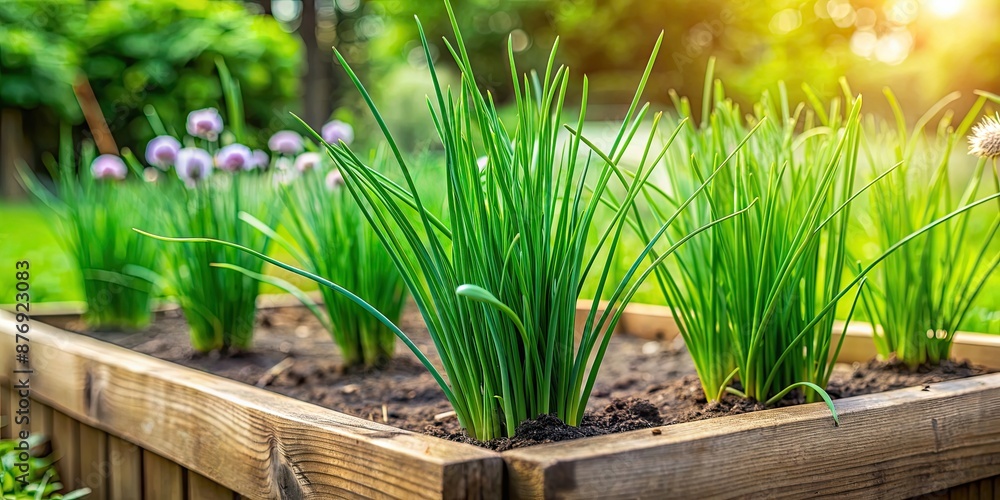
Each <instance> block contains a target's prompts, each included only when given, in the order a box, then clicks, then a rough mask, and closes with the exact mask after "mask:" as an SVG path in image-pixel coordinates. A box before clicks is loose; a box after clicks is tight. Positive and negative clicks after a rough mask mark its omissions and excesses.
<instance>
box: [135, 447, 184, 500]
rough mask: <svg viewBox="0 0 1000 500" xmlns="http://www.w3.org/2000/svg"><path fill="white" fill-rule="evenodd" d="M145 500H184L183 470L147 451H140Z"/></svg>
mask: <svg viewBox="0 0 1000 500" xmlns="http://www.w3.org/2000/svg"><path fill="white" fill-rule="evenodd" d="M142 491H143V498H144V499H145V500H184V469H183V468H182V467H181V466H180V465H177V464H175V463H174V462H171V461H170V460H167V459H166V458H163V457H161V456H159V455H157V454H156V453H153V452H151V451H149V450H143V451H142Z"/></svg>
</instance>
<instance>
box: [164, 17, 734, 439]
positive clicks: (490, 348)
mask: <svg viewBox="0 0 1000 500" xmlns="http://www.w3.org/2000/svg"><path fill="white" fill-rule="evenodd" d="M446 6H447V9H448V13H449V16H450V17H451V20H452V25H453V29H454V32H455V37H456V43H455V44H452V43H450V42H446V44H447V45H448V47H449V50H450V52H451V54H452V56H453V57H454V59H455V61H456V63H457V64H458V65H459V67H460V68H461V71H462V75H463V77H462V85H461V88H460V89H458V90H457V91H453V90H445V89H442V88H441V87H440V85H439V83H438V82H439V81H438V79H437V75H436V71H435V69H434V65H433V64H430V65H429V69H430V74H431V77H432V79H433V81H434V83H435V90H436V92H435V95H434V98H433V99H432V100H431V102H430V103H429V107H430V109H431V115H432V118H433V122H434V126H435V128H436V130H437V132H438V135H439V136H440V138H441V142H442V143H443V146H444V150H445V162H446V165H447V168H446V178H445V179H442V180H441V181H442V183H444V184H445V185H446V186H447V211H448V220H449V221H450V222H449V224H445V223H443V222H441V220H440V219H438V218H437V217H435V216H434V214H433V213H432V212H431V211H429V210H428V209H427V208H426V207H425V205H424V203H423V195H424V194H425V193H421V192H418V190H417V189H416V185H415V183H414V182H413V178H412V175H411V172H410V167H409V166H408V162H407V160H406V159H405V157H404V156H403V154H402V152H401V151H400V150H399V148H398V147H397V146H396V143H395V141H394V140H393V137H392V134H391V133H389V131H388V126H387V125H386V123H385V121H384V120H383V119H382V116H381V114H380V113H379V111H378V108H377V106H376V105H375V104H374V102H373V101H372V100H371V97H370V95H369V94H368V92H367V91H366V89H365V87H364V85H363V84H362V83H361V82H360V80H359V79H358V77H357V75H356V74H355V73H354V72H353V70H351V68H350V66H349V65H348V64H347V63H346V61H344V59H343V58H342V57H339V55H338V59H339V60H340V62H341V63H342V64H343V65H344V68H345V70H346V71H347V73H348V76H349V77H350V78H351V80H352V81H353V82H354V83H355V85H356V86H357V88H358V90H359V91H360V92H361V94H362V97H363V98H364V99H365V102H366V103H367V104H368V105H369V107H370V109H371V111H372V113H373V115H374V116H375V119H376V121H377V122H378V124H379V127H380V128H381V130H382V132H383V134H384V135H385V138H386V140H387V142H388V145H389V148H390V150H391V152H392V156H393V159H394V160H395V161H396V163H397V164H398V165H399V167H400V170H401V172H402V175H403V178H404V180H405V182H403V183H402V184H397V183H395V182H393V181H391V180H390V179H389V178H387V177H386V176H385V175H383V174H382V173H380V172H379V171H378V170H377V169H375V168H372V167H370V166H368V165H366V164H365V163H364V162H363V161H362V160H361V159H360V158H359V157H358V156H357V155H355V154H354V153H353V152H352V151H351V150H350V149H348V148H347V147H344V146H343V145H332V144H331V145H328V146H327V150H328V152H329V153H330V155H332V157H333V158H334V160H335V161H336V163H337V165H338V167H339V169H340V171H341V172H342V173H343V175H344V177H345V180H346V186H347V189H348V190H349V191H350V192H351V194H352V195H353V196H354V198H355V199H356V200H357V202H358V204H359V206H361V207H362V208H363V213H364V215H365V217H366V219H367V220H368V222H369V223H370V224H371V225H372V226H373V228H374V230H375V233H376V234H377V235H378V237H379V239H380V240H381V242H382V244H383V245H384V246H385V247H386V250H387V251H388V252H389V255H390V256H391V257H392V259H393V261H394V262H395V263H396V266H397V267H398V268H399V270H400V272H401V274H402V276H403V280H404V282H405V283H406V285H407V287H408V288H409V290H410V292H411V293H412V295H413V298H414V300H415V302H416V304H417V307H418V308H419V309H420V312H421V314H422V315H423V317H424V321H425V323H426V325H427V328H428V331H429V333H430V336H431V338H432V340H433V342H434V344H435V347H436V348H437V350H438V352H439V353H440V355H441V362H442V365H443V367H444V371H445V373H446V374H447V381H446V380H445V377H444V376H443V375H442V374H441V373H440V372H439V370H438V369H437V368H436V367H435V366H434V365H432V364H431V363H430V362H429V361H428V360H427V358H426V356H424V355H423V353H421V352H420V351H419V349H417V348H416V346H415V345H414V344H413V343H412V342H411V341H410V340H409V338H407V336H406V335H405V334H404V333H403V332H402V331H401V330H399V328H398V327H396V326H395V325H393V324H392V322H391V321H389V320H388V319H387V318H386V317H385V315H383V314H382V313H380V312H379V311H377V310H376V309H375V308H373V307H372V306H371V305H369V304H368V303H366V302H365V301H364V300H362V298H361V297H358V296H357V295H356V294H354V293H352V292H351V291H349V290H347V289H345V288H344V287H342V286H340V285H339V284H337V283H334V282H332V281H330V280H328V279H325V278H323V277H320V276H317V275H315V274H314V273H310V272H307V271H304V270H301V269H296V268H294V267H292V266H290V265H288V264H284V263H281V262H279V261H277V260H275V259H272V258H269V257H267V256H265V255H263V254H261V253H259V252H254V254H255V255H257V256H259V257H261V258H262V259H265V260H267V261H269V262H272V263H274V264H276V265H278V266H280V267H283V268H285V269H288V270H290V271H293V272H296V273H298V274H300V275H303V276H306V277H309V278H312V279H314V280H316V281H317V282H319V283H320V284H322V285H324V286H327V287H330V288H332V289H334V290H335V291H337V292H338V293H341V294H344V295H345V296H347V297H348V298H350V299H351V300H352V301H354V302H355V303H357V304H359V305H361V306H362V307H364V308H365V309H366V310H368V311H369V312H371V313H372V314H374V315H376V316H377V317H378V318H379V320H380V321H382V322H383V323H384V324H386V326H388V327H389V328H391V329H392V330H393V331H394V332H395V333H396V335H397V336H399V338H400V339H401V340H402V341H403V342H404V343H405V344H406V345H407V346H408V347H409V348H410V349H411V350H413V352H414V353H415V354H416V356H417V357H418V358H419V359H420V360H421V361H422V362H423V363H424V365H425V366H426V368H427V369H428V370H429V371H430V372H431V374H432V375H433V376H434V378H435V379H436V380H437V381H438V383H439V384H440V386H441V388H442V390H443V391H444V393H445V395H446V396H447V398H448V400H449V401H450V402H451V404H452V406H453V408H454V409H455V412H456V415H457V417H458V419H459V422H460V423H461V425H462V426H463V427H464V428H465V429H466V430H467V432H468V433H469V434H470V435H472V436H474V437H476V438H478V439H490V438H495V437H499V436H507V435H511V434H513V432H514V429H515V427H516V426H517V424H518V423H520V422H521V421H522V420H525V419H528V418H534V417H536V416H538V415H540V414H545V413H554V414H555V415H556V416H558V417H559V418H561V419H563V420H564V421H565V422H567V423H569V424H571V425H578V424H579V423H580V421H581V419H582V417H583V414H584V410H585V409H586V405H587V400H588V399H589V397H590V393H591V390H592V389H593V386H594V382H595V380H596V377H597V373H598V371H599V368H600V364H601V362H602V360H603V358H604V355H605V353H606V350H607V347H608V341H609V340H610V334H609V332H611V331H613V330H614V326H615V325H616V323H617V322H618V319H619V317H620V315H621V313H622V310H623V309H622V307H621V306H623V305H624V304H626V303H628V301H629V299H630V298H631V296H632V295H633V294H634V293H635V290H636V288H637V285H638V283H640V282H641V281H642V280H643V279H644V278H645V277H647V276H648V275H649V274H650V273H651V272H652V268H654V267H655V266H656V265H657V264H656V263H654V264H653V265H652V266H651V267H650V268H648V269H646V270H644V271H642V272H641V273H640V272H639V267H640V266H641V265H642V263H643V262H644V261H645V259H646V256H647V254H648V253H649V251H650V248H651V247H652V246H653V245H654V244H655V243H656V240H657V238H658V237H659V236H661V235H662V234H663V233H664V232H665V231H666V230H667V228H668V227H669V226H670V224H671V222H672V220H673V219H671V220H668V221H667V222H665V223H664V224H663V225H662V226H661V227H660V228H659V230H658V231H656V233H655V234H654V235H653V236H652V237H650V238H649V241H648V245H647V246H646V248H645V249H644V250H643V251H642V252H641V253H640V254H639V255H637V256H636V259H635V261H634V263H633V264H632V266H631V267H630V268H629V270H628V272H627V273H626V274H625V276H623V277H622V278H621V279H620V280H619V281H609V280H608V275H609V269H610V267H611V266H612V265H613V263H614V258H615V256H616V251H617V250H618V245H617V243H618V241H619V240H620V237H621V235H622V233H623V231H624V228H625V226H626V224H627V220H628V212H629V210H630V209H631V207H632V205H633V203H634V201H635V198H636V197H637V196H638V195H639V193H640V192H641V186H642V185H643V184H644V182H645V181H646V179H647V178H648V177H649V175H650V174H651V173H652V171H653V170H652V168H651V167H652V165H655V164H657V163H658V162H659V160H660V159H661V158H662V156H663V155H664V154H665V152H666V149H667V148H668V147H669V145H670V143H669V141H668V143H667V144H666V145H664V146H663V148H662V149H660V150H659V151H657V150H656V149H654V148H653V142H654V139H655V138H656V136H657V134H656V130H657V129H658V125H659V121H660V120H659V116H657V117H656V119H654V120H653V127H652V132H650V135H649V137H648V139H647V140H646V141H645V143H644V144H642V145H641V147H642V150H643V152H644V154H643V160H642V161H641V162H640V164H639V165H638V167H637V168H636V170H635V172H633V174H634V178H633V180H631V181H627V182H625V194H624V196H622V197H621V200H611V199H610V194H609V193H610V189H609V186H610V185H611V184H612V182H617V179H624V178H625V177H624V174H623V173H622V170H621V169H620V167H619V163H620V162H621V158H622V156H623V155H624V151H625V150H626V149H627V148H628V146H629V145H630V144H631V141H632V139H633V138H634V136H635V134H636V133H637V132H638V130H639V128H640V126H641V125H642V122H643V120H644V118H645V117H646V114H647V111H648V106H642V107H641V108H640V107H639V105H638V104H639V100H640V97H641V94H642V91H643V88H644V86H645V82H646V80H647V77H648V75H649V72H650V71H651V69H652V64H653V60H654V59H655V56H656V53H657V51H658V50H659V46H660V41H658V42H657V44H656V48H655V49H654V51H653V57H652V58H651V59H650V61H649V65H648V66H647V67H646V71H645V72H644V74H643V78H642V80H641V81H640V83H639V86H638V90H637V92H636V95H635V98H634V99H633V101H632V105H631V106H630V108H629V110H628V112H627V113H626V115H625V119H624V120H623V121H622V125H621V127H620V129H619V131H618V134H617V136H616V139H615V141H614V144H613V146H612V147H611V148H610V152H609V153H604V152H601V151H600V150H599V149H598V148H597V146H596V145H594V143H593V142H592V141H590V140H588V139H586V138H585V137H584V136H583V135H582V133H581V131H582V128H583V124H584V120H585V118H586V110H587V98H586V95H587V86H588V84H587V82H586V79H585V80H584V84H583V96H584V97H583V99H582V102H581V105H580V114H579V116H578V117H577V119H576V125H575V126H573V127H566V128H565V129H564V128H563V127H562V125H561V120H562V112H563V109H564V100H565V93H566V89H567V87H568V83H569V81H568V77H567V75H568V72H567V69H566V68H565V67H559V68H556V67H555V63H554V60H555V52H556V49H557V47H558V42H556V44H555V46H554V47H553V51H552V55H551V56H550V58H549V63H548V65H547V67H546V68H545V71H544V73H541V74H532V75H531V76H525V77H524V80H523V82H524V83H523V85H516V87H517V90H516V92H515V97H516V103H517V118H516V124H515V125H514V126H513V127H509V126H507V125H505V124H504V123H503V122H502V121H501V120H500V118H499V117H498V114H497V110H496V107H495V106H494V104H493V102H492V101H491V99H490V98H489V96H488V95H487V94H484V93H482V92H481V91H480V90H479V89H478V88H477V87H476V84H475V82H476V79H475V74H474V73H473V69H472V67H471V64H470V62H469V59H468V57H467V54H466V50H465V46H464V42H463V39H462V35H461V32H460V30H459V28H458V25H457V21H455V18H454V14H453V12H452V10H451V6H450V5H448V4H447V3H446ZM421 32H422V30H421ZM421 39H422V42H423V46H424V51H425V55H426V56H427V60H428V61H432V58H431V57H430V55H429V52H430V49H429V47H428V44H427V41H426V38H424V37H421ZM661 40H662V37H661ZM508 49H509V53H510V62H511V66H512V68H511V74H512V77H513V78H514V81H515V82H517V81H519V80H520V76H519V75H518V73H517V70H516V66H515V65H514V60H513V50H511V49H510V47H508ZM675 133H676V132H675ZM316 137H317V138H318V135H317V136H316ZM588 149H589V152H588ZM479 152H482V153H484V154H485V157H486V158H485V160H484V161H482V162H480V161H479V157H480V154H478V153H479ZM481 164H482V168H480V165H481ZM721 168H722V167H721V166H720V168H719V169H717V170H716V172H718V171H719V170H721ZM713 175H714V174H713ZM711 178H712V176H711V175H710V176H708V177H707V178H706V179H705V184H707V183H708V182H710V181H711ZM432 189H441V188H440V187H438V186H433V187H432ZM698 192H699V190H696V192H695V193H693V194H692V195H691V196H690V197H689V198H688V203H689V202H690V199H691V198H693V197H694V196H697V194H698ZM606 195H607V196H608V198H606V197H605V196H606ZM605 204H609V205H613V206H615V208H614V209H613V211H614V213H613V214H612V216H611V218H610V220H609V222H608V223H607V225H606V226H605V227H603V228H601V231H602V234H603V237H602V238H601V239H600V244H599V245H597V247H596V248H588V246H587V245H586V242H587V238H588V234H589V232H590V230H591V229H592V228H594V227H595V221H596V220H597V219H596V218H595V214H596V213H597V212H598V211H599V210H600V209H601V208H602V207H604V206H605ZM684 206H686V203H683V204H681V207H679V209H683V208H684ZM413 212H415V217H413V218H411V214H413ZM730 216H731V214H730V215H727V216H723V217H720V218H719V219H717V220H713V221H710V222H708V223H706V224H705V225H704V226H702V227H700V228H697V229H695V230H694V231H693V232H692V233H691V234H695V233H696V232H698V231H703V230H705V229H707V228H708V227H711V226H712V225H714V224H717V223H718V222H719V221H720V220H722V219H725V218H727V217H730ZM414 219H415V220H414ZM161 238H162V239H167V240H173V241H186V242H192V241H202V242H206V241H212V242H215V243H219V244H222V245H225V246H229V247H236V248H240V246H239V245H236V244H233V243H230V242H223V241H217V240H208V239H204V238H201V239H185V238H163V237H161ZM685 240H686V238H681V239H680V240H678V241H677V242H676V243H674V245H672V246H671V248H669V249H667V250H665V251H664V252H663V253H662V257H661V259H662V258H665V257H666V256H667V255H669V254H670V253H671V252H672V251H673V250H674V249H675V248H677V247H678V246H680V245H681V244H683V243H684V241H685ZM604 246H607V248H608V249H609V250H608V251H607V252H606V254H604V255H605V257H604V258H603V259H600V260H598V259H597V256H598V255H601V253H600V252H601V249H602V247H604ZM591 275H596V276H600V279H599V285H598V289H599V290H598V291H599V292H600V291H601V290H602V289H603V288H604V287H610V288H612V289H614V293H613V294H612V296H611V299H610V307H608V308H606V309H602V308H600V307H599V305H598V304H596V303H595V304H594V306H593V307H592V309H591V310H590V311H589V313H588V314H587V318H586V321H585V327H584V330H583V333H582V338H581V339H580V340H579V341H577V340H576V339H575V335H574V332H575V326H574V324H575V319H576V308H577V298H578V296H579V293H580V288H581V286H582V284H583V282H584V280H585V279H586V278H587V277H588V276H591Z"/></svg>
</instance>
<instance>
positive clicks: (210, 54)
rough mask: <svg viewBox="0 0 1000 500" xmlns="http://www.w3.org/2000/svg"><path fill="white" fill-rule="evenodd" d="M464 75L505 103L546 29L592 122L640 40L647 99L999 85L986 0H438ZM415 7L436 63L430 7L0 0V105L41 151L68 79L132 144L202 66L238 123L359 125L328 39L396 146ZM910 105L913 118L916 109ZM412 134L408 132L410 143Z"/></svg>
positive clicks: (189, 89) (65, 112)
mask: <svg viewBox="0 0 1000 500" xmlns="http://www.w3.org/2000/svg"><path fill="white" fill-rule="evenodd" d="M453 3H454V4H455V10H456V13H457V14H458V18H459V22H460V24H461V26H462V29H463V32H464V35H465V39H466V40H465V41H466V44H467V46H468V47H469V50H470V53H471V56H472V58H473V63H474V66H475V67H476V68H477V71H478V74H477V76H478V78H479V80H480V81H479V83H480V85H482V86H484V87H486V88H488V89H490V90H491V91H492V92H493V93H494V95H495V97H496V98H497V99H498V101H500V102H505V101H506V100H508V99H509V97H510V68H509V66H508V63H507V58H506V56H505V50H506V46H507V43H508V39H509V40H510V42H511V45H512V46H513V48H514V50H515V52H516V53H517V54H516V56H517V60H518V64H519V65H520V66H521V67H522V68H529V67H538V66H539V65H541V64H542V63H544V60H545V58H546V57H547V55H548V51H549V48H550V47H551V44H552V43H553V41H554V40H555V37H556V34H557V33H558V34H559V36H560V37H561V50H560V53H559V61H560V62H561V63H564V64H567V65H568V66H569V67H570V68H571V70H572V73H573V74H574V75H575V76H576V77H577V78H578V79H579V78H580V77H581V75H583V74H587V75H589V76H590V79H591V89H592V95H591V102H592V103H593V104H594V105H595V106H594V111H593V118H597V119H600V118H607V117H612V116H613V115H615V114H617V113H620V112H621V108H622V106H621V105H622V104H623V103H626V102H627V101H628V99H629V98H630V97H631V91H632V86H633V85H634V82H635V81H636V76H637V75H638V74H639V73H640V72H641V70H642V68H643V66H644V63H645V61H646V58H647V57H648V54H649V51H650V49H651V47H652V44H653V42H654V41H655V39H656V37H657V35H658V34H659V33H660V32H661V31H663V32H664V34H665V36H664V50H663V51H661V57H660V60H659V61H658V64H657V67H656V70H655V72H654V74H653V82H652V85H651V86H650V88H651V91H650V92H649V94H648V95H647V97H648V98H649V99H651V100H653V101H654V102H655V103H658V104H663V105H666V104H667V103H669V99H668V94H667V92H668V90H669V89H676V90H677V91H678V92H679V93H680V94H681V95H686V96H688V97H690V98H691V99H692V100H695V101H697V100H698V99H700V94H701V88H702V75H703V74H704V70H705V66H706V64H707V61H708V58H709V57H712V56H714V57H716V58H717V59H718V69H717V73H716V74H717V75H718V76H719V77H720V78H721V79H722V80H723V81H724V82H726V86H727V90H728V92H729V93H730V95H731V96H732V97H734V98H735V99H736V100H737V101H738V102H744V103H749V102H753V101H754V100H756V98H757V96H758V95H759V93H760V92H761V90H763V89H765V88H773V86H774V84H775V82H776V81H778V80H784V81H785V82H786V83H787V84H788V87H789V89H790V91H791V92H792V94H793V95H792V97H793V99H794V98H796V97H801V84H802V83H809V84H810V85H812V86H813V87H815V88H816V89H817V90H819V91H820V93H822V94H825V95H828V96H829V95H836V94H839V87H838V79H839V78H840V77H841V76H845V77H846V78H847V79H848V81H849V82H850V83H851V85H852V87H853V88H854V90H855V91H856V92H861V93H864V94H865V95H868V96H870V98H869V99H868V101H867V102H866V109H867V110H868V111H869V112H872V111H875V112H880V113H884V112H885V111H887V106H886V105H885V103H884V99H881V90H882V87H884V86H891V87H893V88H894V89H895V90H896V91H897V94H898V95H899V96H900V100H901V101H902V104H903V107H904V109H926V108H927V107H928V106H930V104H932V103H933V102H934V101H936V100H937V99H938V98H939V97H941V96H943V95H945V94H946V93H948V92H951V91H954V90H960V91H963V93H964V94H965V96H966V99H967V101H966V102H971V99H972V97H971V91H972V90H973V89H976V88H980V89H986V90H998V89H997V86H998V83H1000V65H997V64H994V63H993V56H994V54H996V53H998V51H1000V30H998V29H996V26H997V21H998V20H1000V2H997V1H996V0H702V1H698V2H686V1H680V0H656V1H650V0H463V1H454V2H453ZM414 16H418V17H419V18H420V20H421V22H422V23H423V25H424V27H425V30H426V32H427V34H428V37H429V39H430V40H431V41H432V43H433V45H434V47H433V53H432V56H433V57H434V58H435V59H436V63H437V64H438V65H439V66H445V67H447V66H449V65H450V64H451V61H450V56H449V55H448V53H447V48H446V47H445V45H444V44H443V43H442V42H441V37H442V36H447V37H449V38H450V37H451V27H450V25H449V23H448V21H447V16H446V15H445V10H444V7H443V2H441V1H438V0H243V1H238V0H4V1H2V2H0V105H2V106H3V107H7V108H10V107H14V108H18V109H23V110H30V111H31V113H30V114H26V115H25V121H26V123H25V130H26V132H27V135H28V136H29V137H30V138H31V139H32V140H33V141H36V142H37V143H38V144H39V145H40V146H41V147H42V149H48V148H47V146H48V145H49V144H50V143H51V141H49V140H48V139H49V136H51V135H53V134H52V133H51V132H47V131H50V130H55V128H52V127H51V124H52V123H53V122H54V121H55V120H59V119H62V120H69V121H71V122H73V123H75V124H80V123H82V116H81V113H80V109H79V106H78V105H77V104H76V100H75V97H74V95H73V92H72V84H73V82H74V80H75V78H76V76H77V75H78V74H81V73H82V74H85V75H86V76H87V77H88V78H89V80H90V82H91V85H92V86H93V88H94V90H95V93H96V95H97V98H98V101H99V102H100V103H101V106H102V109H103V111H104V114H105V116H106V117H107V119H108V122H109V125H110V127H111V131H112V133H113V134H115V136H116V138H118V140H119V142H121V143H124V144H126V145H131V146H136V145H139V144H143V143H144V141H145V140H148V136H149V133H150V131H149V129H148V126H147V125H146V123H145V120H144V118H143V117H142V113H141V107H142V104H145V103H148V104H152V105H154V106H155V107H156V108H157V109H158V110H159V111H160V113H162V114H163V115H164V118H165V119H166V120H167V121H168V122H169V123H172V124H174V125H175V126H178V125H179V124H180V123H181V119H182V118H183V115H184V114H185V113H186V112H187V110H190V109H195V108H198V107H203V106H207V105H211V104H214V103H216V102H218V100H219V97H220V92H221V91H220V89H219V85H218V81H217V79H216V77H215V74H214V72H215V66H214V61H215V59H216V58H217V57H222V58H224V59H225V60H226V62H227V64H228V65H229V67H230V68H232V69H233V71H234V73H235V75H236V76H237V78H238V79H239V80H240V81H241V82H242V84H243V91H244V93H245V95H246V103H247V106H248V116H249V119H250V123H251V125H252V126H255V127H258V128H268V127H272V128H273V127H275V126H278V125H279V124H282V123H284V124H287V123H290V120H288V114H287V111H289V110H298V111H302V112H303V113H304V114H303V117H304V118H305V119H306V121H307V122H308V123H310V124H312V125H320V124H321V123H322V122H323V121H324V120H326V119H327V118H329V117H330V116H331V115H336V116H339V117H341V118H346V119H348V120H363V119H364V116H365V114H364V113H359V111H360V110H361V107H360V105H359V102H358V98H357V95H356V93H355V92H353V90H352V89H351V88H350V87H349V82H346V79H345V78H344V75H343V72H342V71H341V70H340V69H339V68H336V66H335V64H334V62H333V53H332V47H333V46H337V48H338V49H339V50H341V51H342V52H343V53H344V54H345V56H346V57H347V59H348V60H349V61H351V63H352V64H354V65H357V69H359V70H360V71H359V73H360V74H362V75H364V77H365V80H366V83H367V84H369V85H370V87H371V88H372V90H373V91H374V92H375V93H376V94H378V97H380V98H383V101H382V102H385V103H386V105H385V107H387V108H389V109H387V110H386V111H387V113H388V115H389V116H390V117H394V116H398V117H399V118H400V119H401V120H402V121H403V123H400V124H399V125H398V128H399V129H400V130H401V132H400V133H401V135H403V136H404V142H406V140H405V139H407V138H411V139H412V141H411V142H416V141H418V139H419V138H420V133H421V132H424V133H426V132H428V130H427V129H428V127H426V126H425V125H426V124H425V123H424V122H423V121H419V122H417V123H409V122H407V120H409V121H411V122H412V121H413V120H422V119H423V118H424V115H425V113H423V106H424V104H423V102H422V99H420V97H422V95H423V93H425V91H424V90H425V89H426V88H427V87H426V86H427V82H426V78H425V76H424V75H425V73H424V72H423V69H424V66H425V65H426V61H424V55H423V52H422V50H420V47H419V41H418V36H417V27H416V23H415V22H414ZM915 114H916V113H914V115H915ZM410 136H412V137H410Z"/></svg>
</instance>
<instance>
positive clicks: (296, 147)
mask: <svg viewBox="0 0 1000 500" xmlns="http://www.w3.org/2000/svg"><path fill="white" fill-rule="evenodd" d="M267 147H268V148H270V149H271V151H274V152H275V153H281V154H283V155H294V154H298V153H299V152H300V151H302V136H301V135H299V134H298V132H294V131H291V130H281V131H279V132H275V133H274V135H272V136H271V138H270V139H268V141H267Z"/></svg>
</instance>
